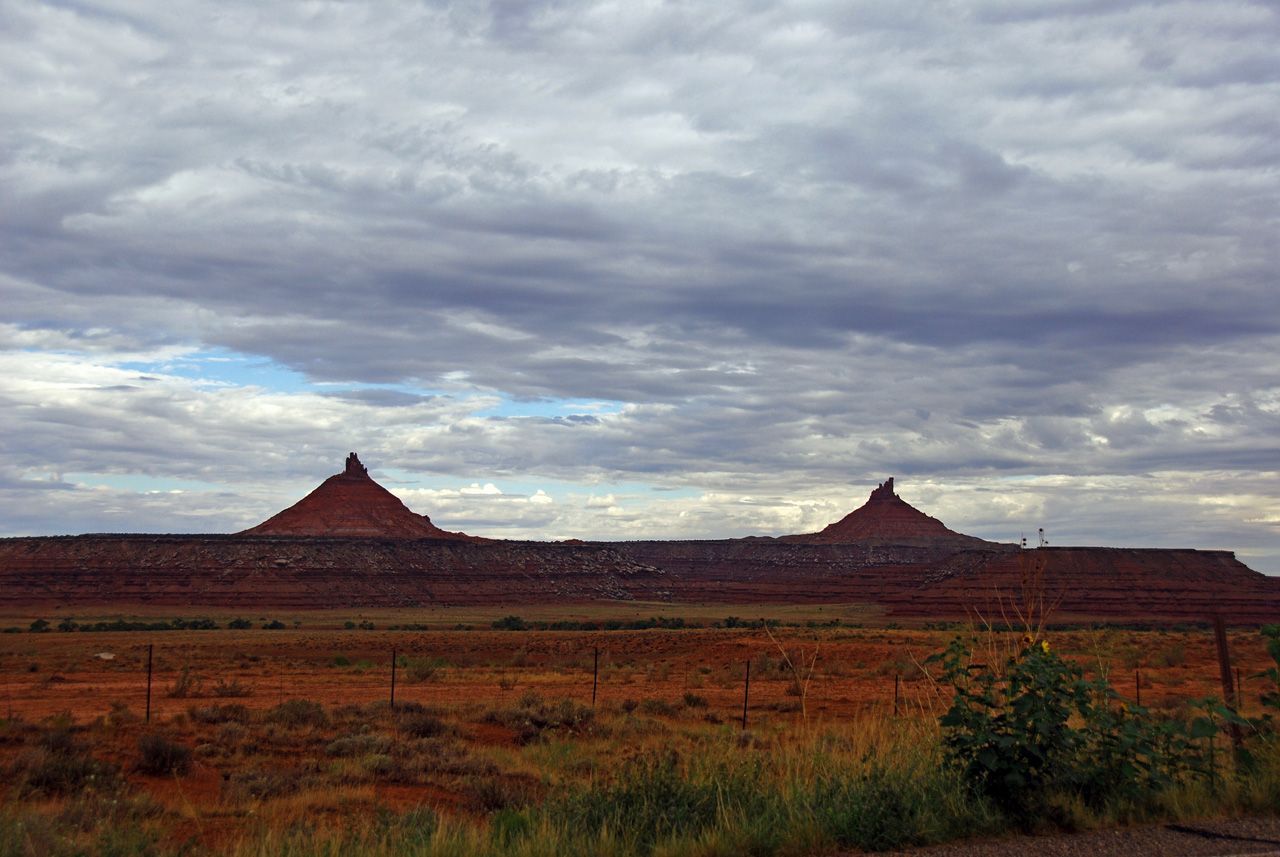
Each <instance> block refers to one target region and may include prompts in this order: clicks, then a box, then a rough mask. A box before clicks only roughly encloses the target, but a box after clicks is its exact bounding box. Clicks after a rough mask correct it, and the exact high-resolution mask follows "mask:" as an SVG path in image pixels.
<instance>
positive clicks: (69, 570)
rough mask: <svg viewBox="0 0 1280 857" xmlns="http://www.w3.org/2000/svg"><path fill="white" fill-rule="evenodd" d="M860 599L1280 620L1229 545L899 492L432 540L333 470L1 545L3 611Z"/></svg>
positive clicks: (1162, 617)
mask: <svg viewBox="0 0 1280 857" xmlns="http://www.w3.org/2000/svg"><path fill="white" fill-rule="evenodd" d="M601 599H611V600H632V599H638V600H643V601H668V602H686V603H690V602H692V603H720V604H726V605H727V604H769V603H787V602H793V603H797V602H798V603H864V604H874V605H878V606H879V607H880V608H882V609H883V610H884V611H885V612H886V613H887V614H888V615H889V616H903V617H931V618H947V619H966V618H969V619H976V620H982V621H995V622H1000V621H1008V622H1017V621H1019V619H1020V618H1021V617H1022V616H1023V615H1024V614H1025V613H1026V612H1027V611H1031V612H1033V613H1035V614H1036V615H1037V616H1045V615H1048V617H1049V619H1050V620H1051V621H1052V620H1058V621H1093V620H1100V619H1101V620H1111V621H1142V622H1151V623H1177V622H1199V621H1207V620H1208V619H1210V618H1211V617H1212V615H1213V614H1214V613H1222V615H1223V616H1224V617H1225V618H1226V619H1227V620H1228V621H1230V622H1233V623H1257V622H1273V621H1280V580H1277V579H1274V578H1269V577H1266V576H1265V575H1261V574H1258V573H1257V572H1255V571H1252V570H1251V569H1249V568H1248V567H1246V566H1245V565H1244V564H1243V563H1241V562H1239V561H1238V560H1237V559H1236V558H1235V556H1234V555H1233V554H1231V553H1230V552H1227V551H1196V550H1127V549H1120V548H1063V547H1054V548H1048V547H1041V548H1038V549H1035V550H1023V549H1020V548H1019V547H1018V546H1016V545H1008V544H996V543H993V542H987V541H983V540H982V539H976V538H973V537H971V536H965V535H962V534H960V533H956V532H954V531H952V530H950V529H948V528H947V527H946V526H945V525H943V523H942V522H941V521H938V520H937V519H936V518H932V517H930V516H928V515H926V514H924V513H923V512H921V511H919V510H917V509H915V508H913V507H912V506H910V505H909V504H907V503H906V502H905V501H903V500H902V499H901V498H899V497H898V496H897V495H896V494H895V493H894V491H893V480H892V479H890V480H888V481H887V482H885V483H884V484H883V485H881V486H880V487H879V488H877V489H876V490H875V491H874V492H873V493H872V495H871V497H870V498H869V499H868V501H867V503H866V504H865V505H864V506H862V507H861V508H860V509H858V510H856V511H854V512H852V513H851V514H849V515H847V516H846V517H845V518H843V519H842V520H840V521H838V522H836V523H834V524H832V525H831V526H829V527H827V528H826V529H824V530H822V531H821V532H819V533H810V534H806V535H798V536H787V537H783V538H780V539H772V538H747V539H732V540H720V541H710V540H708V541H630V542H606V543H587V542H580V541H576V540H575V541H573V542H571V543H563V542H562V543H547V542H515V541H492V540H487V539H478V538H474V537H472V536H467V535H464V534H461V533H449V532H445V531H444V530H441V529H439V528H438V527H436V526H435V525H434V524H432V523H431V521H430V520H429V519H428V518H427V517H426V516H425V515H417V514H414V513H413V512H412V511H410V510H409V509H408V508H407V507H405V505H404V504H403V503H401V502H400V501H399V500H398V499H397V498H396V497H395V496H394V495H392V494H391V493H390V492H388V491H386V490H385V489H384V488H382V486H380V485H378V484H377V483H376V482H374V481H373V479H371V478H370V477H369V475H368V472H367V471H366V470H365V468H364V466H363V465H361V464H360V462H359V459H358V458H356V456H355V454H354V453H352V455H351V456H350V457H349V458H348V459H347V466H346V469H345V470H344V472H343V473H341V474H338V475H337V476H332V477H330V478H329V479H326V480H325V481H324V483H322V484H321V485H320V487H318V488H317V489H316V490H315V491H313V492H312V493H311V494H309V495H307V496H306V497H305V498H303V499H302V500H300V501H299V502H298V503H296V504H295V505H293V506H291V507H290V508H288V509H286V510H284V511H283V512H281V513H279V514H278V515H275V516H274V517H272V518H270V519H269V520H267V521H265V522H263V523H262V524H260V525H258V526H256V527H254V528H252V529H250V530H247V531H245V532H244V533H239V534H236V535H230V536H143V535H125V536H114V535H113V536H64V537H46V538H25V539H0V605H3V606H6V607H10V608H12V607H15V606H16V607H24V606H33V607H34V606H35V605H45V604H60V605H66V606H73V605H103V604H121V605H125V604H151V605H173V606H175V607H178V606H200V607H224V608H243V609H250V608H273V607H274V608H290V609H326V608H334V607H375V606H381V607H417V606H427V605H485V604H502V605H511V606H512V607H513V609H514V608H518V606H519V605H521V604H530V603H555V602H561V603H573V602H577V603H583V602H589V601H597V600H601Z"/></svg>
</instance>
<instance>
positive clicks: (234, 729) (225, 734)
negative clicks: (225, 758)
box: [213, 720, 249, 745]
mask: <svg viewBox="0 0 1280 857" xmlns="http://www.w3.org/2000/svg"><path fill="white" fill-rule="evenodd" d="M247 734H249V730H248V729H246V728H245V727H244V724H243V723H237V722H235V721H234V720H233V721H228V722H226V723H219V724H218V728H217V729H215V730H214V732H213V737H215V738H217V739H218V743H219V744H223V745H229V744H233V743H235V742H236V741H239V740H241V739H242V738H244V736H245V735H247Z"/></svg>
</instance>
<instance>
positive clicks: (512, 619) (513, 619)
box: [493, 616, 529, 631]
mask: <svg viewBox="0 0 1280 857" xmlns="http://www.w3.org/2000/svg"><path fill="white" fill-rule="evenodd" d="M493 629H494V630H495V631H527V630H529V625H528V624H527V623H526V622H525V621H524V620H523V619H521V618H520V617H519V616H503V617H502V618H501V619H498V620H496V621H495V622H494V623H493Z"/></svg>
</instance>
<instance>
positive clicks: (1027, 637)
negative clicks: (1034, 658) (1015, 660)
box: [1022, 634, 1035, 646]
mask: <svg viewBox="0 0 1280 857" xmlns="http://www.w3.org/2000/svg"><path fill="white" fill-rule="evenodd" d="M1034 642H1035V640H1033V639H1031V635H1030V634H1023V635H1022V645H1024V646H1030V645H1031V644H1032V643H1034Z"/></svg>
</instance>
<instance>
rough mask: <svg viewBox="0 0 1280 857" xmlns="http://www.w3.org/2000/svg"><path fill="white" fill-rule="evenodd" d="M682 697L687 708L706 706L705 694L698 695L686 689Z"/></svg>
mask: <svg viewBox="0 0 1280 857" xmlns="http://www.w3.org/2000/svg"><path fill="white" fill-rule="evenodd" d="M682 699H683V700H684V704H685V705H686V706H687V707H689V708H706V707H707V698H706V697H705V696H700V695H698V694H696V693H694V692H693V691H691V690H686V691H685V692H684V696H683V697H682Z"/></svg>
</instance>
